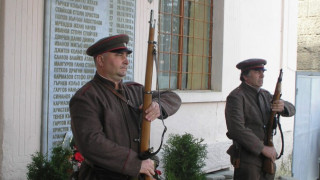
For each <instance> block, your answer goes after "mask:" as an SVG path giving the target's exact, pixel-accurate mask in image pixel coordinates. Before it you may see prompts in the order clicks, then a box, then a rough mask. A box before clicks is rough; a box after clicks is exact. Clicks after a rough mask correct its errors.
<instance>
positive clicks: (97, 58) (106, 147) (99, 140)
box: [69, 34, 181, 180]
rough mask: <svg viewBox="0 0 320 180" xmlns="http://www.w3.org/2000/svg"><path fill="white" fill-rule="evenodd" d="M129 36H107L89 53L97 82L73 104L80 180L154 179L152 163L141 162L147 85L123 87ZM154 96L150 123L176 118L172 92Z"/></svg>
mask: <svg viewBox="0 0 320 180" xmlns="http://www.w3.org/2000/svg"><path fill="white" fill-rule="evenodd" d="M128 41H129V37H128V36H127V35H125V34H120V35H115V36H110V37H106V38H103V39H101V40H99V41H97V42H96V43H94V44H93V45H92V46H90V47H89V48H88V49H87V54H88V55H89V56H93V58H94V62H95V65H96V74H95V76H94V78H93V79H92V80H91V81H89V82H88V83H87V84H85V85H84V86H83V87H81V88H80V89H79V90H78V91H77V92H76V93H75V95H74V96H73V97H72V98H71V100H70V104H69V106H70V114H71V128H72V132H73V135H74V140H75V143H76V145H77V147H78V149H79V151H80V153H81V154H82V155H83V156H84V158H85V161H84V163H83V164H82V165H81V168H80V173H79V176H80V177H79V179H90V180H92V179H108V180H126V179H131V178H132V177H137V176H138V175H139V174H145V175H147V176H152V175H154V174H155V172H154V162H153V161H152V160H150V159H146V160H141V159H140V158H139V155H138V153H139V138H140V137H139V136H140V125H141V119H142V117H141V116H142V110H141V107H142V106H141V105H142V103H143V96H144V87H143V86H142V85H140V84H138V83H134V82H131V83H124V82H123V81H122V79H123V78H124V77H125V76H126V72H127V68H128V65H129V61H128V58H127V56H128V54H130V53H131V52H132V51H131V50H129V49H128V48H127V47H126V45H127V43H128ZM160 94H161V95H160V97H161V98H158V97H159V96H158V93H157V92H154V93H153V95H152V103H151V105H150V106H149V108H147V109H146V111H145V113H146V119H147V120H149V121H153V120H155V119H156V118H158V117H160V116H163V118H167V117H168V116H170V115H172V114H174V113H175V112H176V111H177V110H178V109H179V107H180V105H181V99H180V98H179V96H178V95H177V94H175V93H173V92H170V91H162V92H160Z"/></svg>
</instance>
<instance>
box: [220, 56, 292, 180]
mask: <svg viewBox="0 0 320 180" xmlns="http://www.w3.org/2000/svg"><path fill="white" fill-rule="evenodd" d="M266 63H267V61H266V60H264V59H247V60H244V61H242V62H240V63H238V64H237V66H236V67H237V68H238V69H240V70H241V75H240V80H241V81H242V83H241V84H240V86H239V87H237V88H236V89H234V90H233V91H232V92H231V93H230V94H229V96H228V97H227V102H226V108H225V117H226V124H227V128H228V133H227V135H228V137H229V138H230V139H232V140H233V145H232V146H231V147H230V148H229V149H228V151H227V153H228V154H229V155H230V156H231V162H232V163H233V164H234V165H235V160H236V159H238V158H240V164H239V166H238V167H235V171H234V179H235V180H237V179H238V180H244V179H245V180H262V179H274V175H271V174H267V173H264V172H263V171H262V162H263V158H265V157H266V158H270V159H271V160H272V161H273V162H274V161H275V160H276V156H277V152H276V150H275V148H274V147H270V146H265V145H264V140H265V138H266V126H267V123H268V120H269V119H270V114H271V111H275V112H278V113H280V115H282V116H286V117H290V116H293V115H294V114H295V107H294V106H293V105H292V104H291V103H289V102H287V101H283V100H278V101H274V102H272V97H273V96H272V95H271V94H270V93H269V92H268V91H266V90H265V89H262V88H261V86H262V85H263V78H264V71H265V68H264V65H266Z"/></svg>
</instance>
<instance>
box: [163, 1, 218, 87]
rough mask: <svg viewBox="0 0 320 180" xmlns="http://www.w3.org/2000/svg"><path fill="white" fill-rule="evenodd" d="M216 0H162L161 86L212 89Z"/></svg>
mask: <svg viewBox="0 0 320 180" xmlns="http://www.w3.org/2000/svg"><path fill="white" fill-rule="evenodd" d="M212 11H213V4H212V0H160V1H159V28H158V30H159V34H158V59H159V61H158V62H159V64H158V67H159V71H158V75H159V88H160V89H180V90H208V89H211V84H210V83H211V63H212V14H213V12H212Z"/></svg>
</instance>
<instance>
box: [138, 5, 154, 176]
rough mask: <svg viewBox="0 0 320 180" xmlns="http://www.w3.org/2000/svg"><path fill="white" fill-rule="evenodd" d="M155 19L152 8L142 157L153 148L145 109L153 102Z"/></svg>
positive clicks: (146, 155) (142, 130) (141, 143)
mask: <svg viewBox="0 0 320 180" xmlns="http://www.w3.org/2000/svg"><path fill="white" fill-rule="evenodd" d="M154 21H155V20H154V19H153V10H151V14H150V21H149V24H150V26H149V41H148V51H147V67H146V75H145V92H144V99H143V116H142V125H141V137H140V140H141V141H140V154H142V155H141V156H140V158H141V159H147V158H150V154H151V152H152V149H151V148H149V141H150V124H151V122H149V121H147V120H146V119H145V111H146V109H147V108H148V107H149V106H150V105H151V103H152V92H151V85H152V73H153V52H154V44H155V41H154V32H155V23H154ZM144 179H145V180H150V179H151V177H147V176H145V177H144Z"/></svg>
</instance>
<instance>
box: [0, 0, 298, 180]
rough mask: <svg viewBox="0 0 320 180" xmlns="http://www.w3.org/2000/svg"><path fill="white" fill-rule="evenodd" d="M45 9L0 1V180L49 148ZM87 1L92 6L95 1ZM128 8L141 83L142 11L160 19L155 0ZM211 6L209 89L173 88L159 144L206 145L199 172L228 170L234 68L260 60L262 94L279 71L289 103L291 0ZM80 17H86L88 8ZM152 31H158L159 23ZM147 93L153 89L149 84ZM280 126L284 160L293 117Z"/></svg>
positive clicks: (230, 0) (154, 140)
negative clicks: (185, 140)
mask: <svg viewBox="0 0 320 180" xmlns="http://www.w3.org/2000/svg"><path fill="white" fill-rule="evenodd" d="M52 2H56V3H57V2H58V1H50V0H46V1H43V0H27V1H25V0H0V9H1V10H0V13H1V15H0V72H1V78H0V147H1V150H0V178H1V179H4V180H7V179H8V180H9V179H26V172H27V164H28V163H30V161H31V154H34V153H35V152H36V151H45V150H48V149H46V147H48V145H47V146H45V144H48V142H49V141H50V134H51V133H52V132H51V131H52V130H51V129H50V126H49V125H48V122H49V123H51V121H50V118H46V117H48V116H47V115H48V114H49V113H50V112H49V111H50V110H52V109H50V108H49V109H45V108H44V107H47V106H45V104H46V103H47V101H48V96H49V93H48V92H50V91H48V90H46V88H48V78H49V77H50V75H47V74H48V72H51V70H50V66H49V65H50V64H48V62H50V61H48V58H47V57H48V49H49V50H50V47H48V46H47V45H46V42H47V41H48V36H49V35H48V33H47V25H48V24H47V21H48V13H49V12H48V4H49V3H52ZM59 2H61V4H63V2H69V3H71V2H73V3H75V5H76V4H81V3H84V2H86V3H88V2H89V1H78V0H61V1H59ZM90 2H93V3H97V4H99V2H100V1H99V0H95V1H90ZM101 2H102V1H101ZM114 2H116V3H122V2H124V5H123V6H126V4H125V2H129V1H114ZM133 2H134V3H135V6H134V15H135V17H134V23H133V24H134V26H133V27H134V29H133V30H132V31H131V32H134V35H132V36H131V37H132V39H131V40H132V42H133V44H132V46H133V47H134V53H133V57H132V64H133V66H132V78H133V80H134V81H137V82H139V83H141V84H143V83H144V74H145V68H146V67H145V66H146V65H145V64H146V54H147V53H146V51H147V41H148V36H147V34H148V29H149V24H148V21H149V18H150V17H149V12H150V11H151V10H154V13H155V19H156V20H158V18H159V17H161V16H160V15H159V14H161V11H162V10H161V8H160V7H161V5H160V2H162V1H158V0H153V1H150V0H149V1H148V0H139V1H133ZM170 2H176V1H170ZM190 2H191V3H192V2H194V3H195V4H198V5H201V4H209V1H197V0H195V1H190ZM211 2H212V6H210V8H211V10H212V11H210V12H211V13H210V14H209V17H210V18H209V19H211V20H205V22H209V24H210V26H211V31H208V32H207V33H209V35H212V36H211V37H212V39H211V41H210V44H209V45H208V47H207V48H209V50H210V52H211V54H210V56H209V57H212V59H211V63H209V64H208V65H206V66H205V67H207V68H208V69H209V70H208V72H210V73H208V74H209V78H207V80H206V82H207V84H209V85H208V86H207V87H206V88H205V89H197V88H192V87H191V89H188V86H186V88H185V89H184V88H176V87H175V88H174V91H175V92H177V93H178V94H179V96H180V97H181V99H182V103H183V104H182V106H181V108H180V110H179V111H178V112H177V113H176V114H175V115H174V116H172V117H170V118H168V119H167V120H166V121H165V122H166V126H167V127H168V131H167V133H166V136H165V140H166V139H167V137H168V135H169V134H171V133H179V134H183V133H185V132H188V133H191V134H193V135H194V136H195V137H197V138H203V139H204V140H205V141H204V142H205V143H206V144H207V145H208V157H207V160H206V167H205V168H204V170H205V171H206V172H212V171H216V170H220V169H225V168H230V167H231V165H230V161H229V157H228V156H227V154H226V150H227V148H228V147H229V145H230V144H231V141H230V140H229V139H228V138H227V137H226V131H227V130H226V125H225V118H224V107H225V100H226V97H227V95H228V94H229V93H230V92H231V90H233V89H234V88H235V87H236V86H238V85H239V84H240V80H239V76H240V72H239V71H238V70H237V69H236V68H235V66H236V64H237V63H238V62H240V61H241V60H244V59H248V58H253V57H259V58H264V59H267V60H268V64H267V66H266V68H267V71H266V72H265V81H264V82H265V83H264V86H263V87H264V88H265V89H267V90H269V91H270V92H273V91H274V88H275V84H276V80H277V76H278V74H279V70H280V69H281V68H282V69H283V71H284V77H283V89H282V91H283V95H282V98H284V99H286V100H288V101H290V102H293V103H294V102H295V73H296V69H297V68H296V67H297V63H296V59H297V17H298V0H281V1H279V0H260V1H256V0H238V1H234V0H213V1H211ZM172 4H174V3H172ZM55 5H57V4H55ZM92 6H94V5H92ZM108 6H110V4H109V5H108ZM121 7H122V6H120V9H121ZM96 8H101V7H100V6H97V7H96ZM102 9H103V8H102ZM87 10H88V11H90V8H89V9H87ZM208 12H209V11H208ZM92 13H96V12H95V11H93V12H92ZM97 14H98V16H99V18H101V17H102V16H103V15H102V14H99V13H96V14H92V15H93V16H97ZM107 17H110V16H107ZM52 18H53V17H52ZM55 18H57V17H55ZM49 19H50V18H49ZM65 21H68V20H65ZM131 23H132V22H131ZM55 25H56V24H55ZM109 26H111V25H110V24H109ZM157 32H160V28H159V24H158V27H157ZM156 36H157V39H158V40H159V39H160V38H158V37H161V34H160V33H159V34H158V33H157V35H156ZM97 38H98V37H97ZM161 42H162V43H165V42H166V41H163V40H162V41H161ZM82 48H84V47H82ZM173 54H174V53H171V55H173ZM53 59H54V58H53ZM164 60H165V58H164ZM195 68H196V67H195ZM67 74H68V73H67ZM154 77H155V76H154ZM182 79H183V78H182ZM187 82H189V81H187ZM153 86H154V88H155V85H153ZM49 99H50V98H49ZM282 124H283V125H282V127H283V130H284V137H285V142H286V148H285V155H284V157H283V158H284V159H286V158H289V157H288V155H290V154H291V152H292V144H293V125H294V118H293V117H292V118H283V119H282ZM48 127H49V128H48ZM66 127H68V124H67V125H66ZM162 129H163V128H162V124H161V122H160V121H156V122H155V123H153V124H152V130H151V132H152V134H151V146H154V147H157V146H158V145H159V142H160V136H161V133H162ZM57 131H58V130H57ZM275 142H276V146H280V145H281V144H280V139H279V137H278V136H276V137H275ZM278 163H281V161H279V162H278ZM278 167H280V164H279V166H278Z"/></svg>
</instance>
